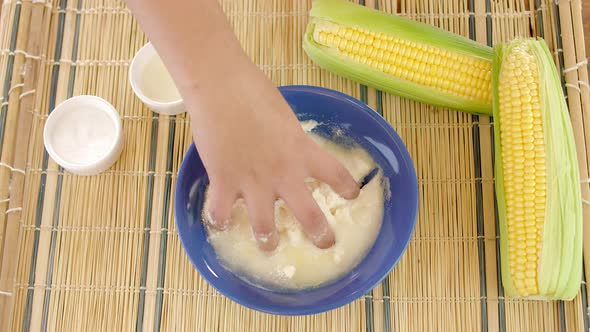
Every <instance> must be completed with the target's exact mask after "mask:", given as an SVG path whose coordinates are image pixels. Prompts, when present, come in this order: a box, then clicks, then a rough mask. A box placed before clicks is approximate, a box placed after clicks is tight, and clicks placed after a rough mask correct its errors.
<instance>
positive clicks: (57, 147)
mask: <svg viewBox="0 0 590 332" xmlns="http://www.w3.org/2000/svg"><path fill="white" fill-rule="evenodd" d="M43 141H44V144H45V149H46V150H47V153H49V156H50V157H51V158H52V159H53V160H55V162H56V163H58V164H59V165H60V166H62V167H63V168H64V169H66V170H67V171H69V172H71V173H74V174H77V175H95V174H98V173H101V172H103V171H105V170H107V169H108V168H110V167H111V166H112V165H113V164H114V163H115V162H116V161H117V159H118V158H119V156H120V155H121V151H122V150H123V130H122V127H121V118H120V116H119V113H118V112H117V110H116V109H115V108H114V107H113V106H112V105H111V104H110V103H108V102H107V101H106V100H104V99H102V98H99V97H96V96H85V95H83V96H77V97H73V98H70V99H68V100H65V101H64V102H62V103H61V104H59V105H57V107H55V109H54V110H53V111H52V112H51V114H50V115H49V117H48V118H47V122H46V123H45V128H44V130H43Z"/></svg>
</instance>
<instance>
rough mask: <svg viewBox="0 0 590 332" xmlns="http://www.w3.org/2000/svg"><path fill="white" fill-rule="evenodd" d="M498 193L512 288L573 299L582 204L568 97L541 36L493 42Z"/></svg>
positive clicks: (505, 277) (505, 269)
mask: <svg viewBox="0 0 590 332" xmlns="http://www.w3.org/2000/svg"><path fill="white" fill-rule="evenodd" d="M493 67H494V72H493V84H492V86H493V93H494V102H493V106H494V123H495V126H494V130H495V136H496V146H495V156H496V194H497V198H498V212H499V220H500V250H501V260H502V281H503V285H504V289H505V292H506V294H507V295H509V296H518V297H532V298H545V299H571V298H573V297H574V296H575V295H576V294H577V291H578V287H579V286H580V282H581V275H582V237H581V235H582V206H581V193H580V186H579V175H578V164H577V157H576V150H575V145H574V137H573V130H572V127H571V123H570V119H569V114H568V110H567V105H566V103H565V98H564V95H563V90H562V88H561V86H560V80H559V76H558V74H557V71H556V69H555V66H554V64H553V60H552V58H551V54H550V53H549V50H548V48H547V45H546V44H545V42H544V41H543V40H535V39H519V40H515V41H512V42H510V43H507V44H500V45H498V46H496V48H495V57H494V66H493Z"/></svg>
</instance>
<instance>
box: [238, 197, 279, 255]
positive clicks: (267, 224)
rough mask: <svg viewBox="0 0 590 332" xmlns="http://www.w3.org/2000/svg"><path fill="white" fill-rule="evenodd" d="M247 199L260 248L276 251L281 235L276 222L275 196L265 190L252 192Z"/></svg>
mask: <svg viewBox="0 0 590 332" xmlns="http://www.w3.org/2000/svg"><path fill="white" fill-rule="evenodd" d="M245 199H246V205H247V207H248V214H249V215H250V224H251V226H252V233H253V234H254V238H256V241H257V243H258V247H259V248H260V249H261V250H264V251H272V250H274V249H275V248H276V247H277V245H278V244H279V234H278V232H277V228H276V225H275V220H274V202H275V199H274V197H273V195H269V194H268V192H267V191H263V190H250V191H249V192H248V193H247V196H246V197H245Z"/></svg>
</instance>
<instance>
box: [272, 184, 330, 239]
mask: <svg viewBox="0 0 590 332" xmlns="http://www.w3.org/2000/svg"><path fill="white" fill-rule="evenodd" d="M281 196H282V198H283V200H284V201H285V203H287V205H289V207H290V208H291V210H293V214H294V215H295V218H297V220H298V221H299V223H300V224H301V227H302V228H303V232H304V233H305V234H306V235H307V237H308V238H309V239H310V240H311V241H312V242H313V243H314V244H315V245H316V247H318V248H320V249H326V248H329V247H331V246H332V245H334V243H335V242H336V239H335V236H334V232H333V231H332V229H331V228H330V225H328V222H327V221H326V216H325V215H324V213H323V212H322V210H321V209H320V207H319V206H318V205H317V203H316V201H315V200H314V199H313V197H312V195H311V193H310V192H309V190H307V188H306V187H305V185H304V184H303V183H296V184H291V185H290V186H289V187H288V191H286V192H285V193H283V195H281Z"/></svg>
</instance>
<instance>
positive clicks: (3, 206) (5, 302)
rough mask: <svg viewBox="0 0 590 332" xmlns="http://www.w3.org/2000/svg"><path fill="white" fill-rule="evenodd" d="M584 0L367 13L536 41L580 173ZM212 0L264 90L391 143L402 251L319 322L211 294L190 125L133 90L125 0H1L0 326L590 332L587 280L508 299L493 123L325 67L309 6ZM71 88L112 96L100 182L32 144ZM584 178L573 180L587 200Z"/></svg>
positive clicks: (401, 6) (396, 5)
mask: <svg viewBox="0 0 590 332" xmlns="http://www.w3.org/2000/svg"><path fill="white" fill-rule="evenodd" d="M581 1H582V0H569V1H559V3H558V4H556V3H555V2H553V1H549V0H504V1H499V0H450V1H442V0H398V1H384V0H379V1H369V0H367V1H366V3H365V5H367V6H371V7H377V8H379V9H380V10H383V11H387V12H392V13H399V14H400V15H404V16H407V17H410V18H412V19H415V20H419V21H423V22H427V23H429V24H433V25H436V26H440V27H442V28H444V29H447V30H450V31H454V32H456V33H459V34H462V35H465V36H468V37H470V38H473V39H476V40H478V41H480V42H482V43H487V44H489V45H491V44H493V43H496V42H499V41H504V40H509V39H511V38H513V37H515V36H534V35H537V36H543V37H544V38H545V39H546V40H547V42H548V44H549V45H550V48H551V49H552V51H554V55H555V61H556V63H557V64H558V66H559V67H560V69H561V70H563V73H564V75H563V83H564V88H565V89H566V91H567V96H568V103H569V106H570V112H571V117H572V123H573V124H574V128H575V132H576V140H577V144H578V151H579V155H580V167H581V173H582V177H583V179H587V178H588V164H590V162H589V161H590V159H589V158H590V154H587V153H586V146H590V134H585V133H590V129H586V130H584V124H585V125H586V126H590V94H589V92H588V90H589V87H588V74H587V71H586V70H587V66H586V62H585V60H584V59H585V54H584V39H583V32H582V31H583V29H582V18H581V12H580V6H581ZM222 3H223V7H224V9H225V11H226V13H227V16H228V17H229V19H230V21H231V23H232V26H233V27H234V29H235V31H236V33H237V36H238V37H239V39H240V40H241V41H242V44H243V47H244V48H245V50H246V51H247V52H248V54H249V55H250V56H251V58H252V60H253V61H254V62H255V63H256V64H258V65H259V66H260V67H261V68H262V69H263V70H264V71H265V73H267V74H268V76H269V77H270V78H271V79H272V80H273V81H274V82H275V83H276V84H277V85H288V84H309V85H320V86H324V87H328V88H332V89H336V90H339V91H342V92H344V93H347V94H350V95H352V96H355V97H357V98H360V99H362V100H363V101H365V102H367V103H368V104H369V105H371V106H372V107H374V108H375V109H376V110H377V111H379V112H380V113H382V114H383V116H384V117H385V118H386V119H387V120H388V121H390V122H391V123H392V124H393V126H394V127H395V128H396V130H397V131H398V132H399V134H400V135H401V137H402V138H403V139H404V141H405V143H406V144H407V146H408V149H409V151H410V153H411V156H412V158H413V160H414V162H415V165H416V170H417V174H418V179H419V186H420V201H421V204H420V210H419V217H418V224H417V228H416V231H415V235H414V237H413V240H412V241H411V244H410V246H409V248H408V250H407V252H406V254H405V256H404V257H403V259H402V260H401V261H400V263H399V264H398V265H397V267H396V268H395V270H394V271H393V272H392V274H391V275H389V276H388V277H387V278H386V279H385V280H384V281H383V283H382V284H381V285H379V286H377V287H376V288H375V289H374V290H373V291H372V292H370V293H369V294H366V296H364V297H362V298H361V299H359V300H357V301H356V302H354V303H352V304H350V305H348V306H346V307H343V308H340V309H337V310H334V311H331V312H328V313H324V314H320V315H315V316H306V317H279V316H271V315H266V314H261V313H257V312H254V311H250V310H248V309H246V308H244V307H241V306H239V305H237V304H235V303H233V302H231V301H230V300H228V299H226V298H224V297H223V296H221V295H220V294H219V293H217V292H216V291H215V290H214V289H212V288H211V287H210V286H209V285H208V284H207V283H206V282H205V281H204V280H203V279H201V278H200V277H199V275H198V273H197V272H196V271H195V270H194V269H193V268H192V266H191V264H190V263H189V261H188V259H187V256H186V255H185V253H184V251H183V248H182V246H181V244H180V241H179V238H178V234H177V232H176V229H175V223H174V216H173V211H172V208H171V202H172V201H173V200H174V189H175V180H176V176H177V172H178V168H179V165H180V163H181V160H182V157H183V154H184V152H185V151H186V150H187V147H188V145H189V143H190V140H191V138H190V131H189V122H188V121H187V118H186V117H185V115H179V116H176V117H168V116H158V115H157V114H154V113H152V112H150V111H149V110H148V109H146V107H145V106H144V105H142V103H141V102H140V101H139V100H138V99H137V98H136V97H135V96H134V95H133V92H132V90H131V88H130V86H129V84H128V81H127V71H128V68H129V63H130V60H131V59H132V57H133V55H134V54H135V52H136V51H137V50H138V49H139V48H140V47H141V46H142V45H143V44H144V43H145V42H146V41H147V40H146V37H145V36H144V34H143V33H142V32H141V31H140V29H139V28H138V26H137V24H136V22H135V21H134V19H133V18H132V15H131V13H130V12H129V10H128V9H127V8H126V7H125V5H124V3H123V2H122V1H120V0H119V1H116V0H112V1H108V0H104V1H99V0H84V1H83V0H61V1H57V0H53V1H51V0H47V1H43V0H41V1H39V0H35V1H31V0H29V1H25V0H21V1H14V0H8V1H4V4H3V5H2V10H1V20H0V23H1V25H0V102H1V113H0V139H1V145H0V268H1V270H0V271H1V272H0V330H2V331H21V330H26V331H28V330H31V331H39V330H41V329H43V330H50V331H92V330H103V331H133V330H136V331H142V330H145V331H153V330H165V331H168V330H170V331H184V330H187V331H241V330H244V331H303V330H310V331H392V330H395V331H415V330H445V331H459V330H462V331H477V330H491V331H497V330H500V331H503V330H507V331H527V330H528V331H557V330H561V331H564V330H566V329H567V330H568V331H582V329H585V330H588V315H587V297H586V288H585V285H584V284H583V285H581V287H580V293H579V295H578V296H577V297H576V299H575V300H574V301H570V302H548V301H521V300H514V299H506V298H504V296H503V292H502V287H501V283H500V282H499V280H500V275H499V271H498V266H499V265H498V259H499V258H498V240H497V234H496V215H495V206H494V188H493V164H492V162H493V159H492V144H493V136H492V128H491V126H492V123H491V121H490V119H489V118H483V117H479V118H478V117H475V116H470V115H466V114H461V113H458V112H455V111H449V110H445V109H437V108H433V107H430V106H426V105H422V104H418V103H415V102H410V101H407V100H404V99H401V98H397V97H394V96H391V95H388V94H385V93H380V92H378V91H375V90H372V89H367V88H365V87H362V86H360V85H359V84H356V83H353V82H351V81H348V80H345V79H342V78H339V77H337V76H335V75H332V74H330V73H327V72H325V71H323V70H320V69H319V68H318V67H317V66H315V65H314V64H312V63H311V62H310V60H309V59H308V58H307V57H306V56H305V54H304V53H303V51H302V49H301V39H302V35H303V31H304V27H305V24H306V22H307V13H308V10H309V7H310V1H303V0H258V1H257V0H244V1H238V0H223V1H222ZM80 94H92V95H97V96H100V97H103V98H105V99H107V100H108V101H110V102H111V103H112V104H113V105H114V106H115V107H116V108H117V109H118V110H119V112H120V114H121V116H122V119H123V127H124V132H125V140H126V145H125V149H124V152H123V154H122V156H121V159H120V160H119V161H118V162H117V164H116V165H115V166H114V167H113V168H112V169H110V170H109V171H107V172H105V173H104V174H101V175H99V176H94V177H77V176H73V175H71V174H69V173H67V172H63V170H62V169H60V168H59V167H58V166H57V165H56V164H55V163H54V162H53V161H52V160H51V159H50V158H48V156H47V154H46V152H45V150H44V148H43V142H42V129H43V125H44V122H45V120H46V118H47V114H48V112H49V111H50V110H51V109H53V107H54V106H55V105H56V103H59V102H60V101H62V100H64V99H66V98H68V97H71V96H74V95H80ZM589 186H590V185H588V184H583V187H584V189H583V190H584V191H583V194H584V195H585V199H586V200H588V201H590V187H589ZM585 220H586V222H588V221H589V220H590V209H589V206H588V205H585ZM589 230H590V227H586V232H588V231H589ZM586 239H587V242H586V244H588V241H590V240H588V239H590V237H588V236H586ZM586 250H588V248H586ZM585 256H586V257H590V256H589V255H588V254H587V255H585ZM586 271H587V272H588V270H586Z"/></svg>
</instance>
